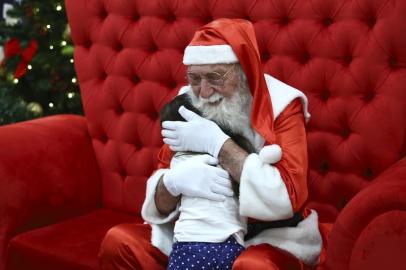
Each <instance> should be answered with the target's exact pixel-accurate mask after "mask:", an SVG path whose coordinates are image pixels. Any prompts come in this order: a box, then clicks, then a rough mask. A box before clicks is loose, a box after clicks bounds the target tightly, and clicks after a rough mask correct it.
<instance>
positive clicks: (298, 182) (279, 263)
mask: <svg viewBox="0 0 406 270" xmlns="http://www.w3.org/2000/svg"><path fill="white" fill-rule="evenodd" d="M219 59H220V61H219ZM235 62H239V63H240V64H241V66H242V68H243V70H244V72H245V74H246V76H247V81H248V84H249V87H250V90H251V93H252V96H253V105H252V111H251V124H252V126H253V128H254V129H255V131H256V133H257V140H256V144H257V146H260V149H261V150H260V151H259V153H253V154H250V155H248V157H247V158H246V160H245V162H244V165H243V169H242V173H241V178H240V195H239V196H240V197H239V201H240V210H239V211H240V214H241V215H242V216H245V217H248V218H249V219H251V220H260V221H266V222H274V221H278V220H284V219H287V218H290V217H292V216H293V214H294V213H298V212H300V211H303V216H304V219H303V221H301V222H300V223H299V224H298V225H297V226H295V227H283V228H272V229H266V230H264V231H262V232H261V233H259V234H258V235H256V236H255V237H253V238H252V239H250V240H249V241H247V242H246V246H247V247H248V248H247V250H246V251H244V252H243V253H242V254H241V255H240V256H239V257H238V258H237V260H236V262H235V263H234V266H233V269H254V268H256V269H283V267H284V266H285V267H289V269H305V268H307V267H308V266H314V265H316V264H317V263H318V262H319V260H320V253H321V250H322V243H323V241H322V237H321V234H320V232H319V226H318V218H317V213H316V212H315V211H313V210H309V209H304V204H305V202H306V200H307V196H308V189H307V170H308V159H307V141H306V131H305V123H306V122H307V121H308V119H309V117H310V115H309V113H308V110H307V107H308V103H307V99H306V97H305V95H304V94H303V93H302V92H300V91H299V90H297V89H295V88H293V87H291V86H289V85H287V84H285V83H283V82H281V81H279V80H277V79H275V78H273V77H272V76H270V75H267V74H265V75H264V74H263V72H262V67H261V62H260V58H259V52H258V48H257V44H256V39H255V34H254V31H253V28H252V25H251V24H250V23H249V22H248V21H245V20H231V19H219V20H216V21H213V22H211V23H209V24H208V25H206V26H204V27H202V28H201V29H200V30H199V31H198V32H196V34H195V36H194V38H193V40H192V42H191V43H190V45H189V46H188V47H187V48H186V50H185V57H184V63H185V64H186V65H190V64H195V65H196V64H218V63H235ZM187 90H189V89H188V87H185V88H182V89H181V92H184V91H187ZM274 145H277V146H279V147H274ZM271 146H272V147H271ZM275 149H276V152H275ZM278 149H279V152H278ZM280 150H281V152H280ZM172 155H173V153H172V152H171V151H170V150H169V148H168V147H167V146H164V147H163V148H162V149H161V152H160V154H159V159H160V166H159V169H158V170H157V171H155V173H154V174H153V175H152V176H151V177H150V179H149V180H148V183H147V192H146V199H145V202H144V205H143V208H142V216H143V218H144V220H145V221H146V222H147V223H148V224H150V225H151V227H152V233H150V231H149V230H150V229H149V227H148V225H133V227H136V230H138V231H143V232H144V233H145V234H144V235H143V237H140V234H139V233H137V234H136V235H134V234H135V233H134V232H129V231H128V229H129V227H128V226H129V225H128V226H127V228H125V227H122V228H116V229H115V230H113V232H110V233H109V235H108V237H106V239H105V240H104V244H103V245H102V250H101V253H104V258H103V256H102V258H101V266H102V268H103V269H140V268H142V269H162V268H161V267H165V263H166V261H165V255H168V254H169V253H170V250H171V247H172V243H173V221H174V220H175V219H176V217H177V215H178V208H177V209H175V210H174V211H173V212H172V213H171V214H169V215H168V216H162V215H161V214H160V213H159V211H158V209H157V208H156V205H155V201H154V196H155V190H156V187H157V184H158V181H159V179H160V177H161V176H162V175H163V174H164V173H165V172H166V171H167V170H168V169H167V168H168V167H169V163H170V159H171V158H172ZM278 155H279V158H280V160H278V159H279V158H278ZM275 157H276V160H275ZM267 161H269V162H267ZM275 161H277V162H276V163H274V162H275ZM273 163H274V164H273ZM132 229H134V228H132ZM120 234H121V235H125V236H126V237H125V238H126V244H125V245H124V247H125V248H123V245H122V243H121V242H120V240H119V238H117V235H120ZM134 237H135V239H134ZM149 237H151V238H150V241H151V243H152V246H154V247H156V248H157V249H153V248H152V247H151V245H150V244H149V239H148V238H149ZM122 238H123V237H122ZM112 239H113V240H112ZM112 246H114V247H112ZM117 248H121V249H122V251H121V253H122V254H124V253H125V254H127V255H124V256H123V255H121V257H120V256H119V257H117V256H116V253H117V252H116V253H114V249H117ZM113 253H114V254H113ZM109 256H111V257H113V256H114V260H116V261H120V263H117V264H116V265H115V266H114V267H113V266H112V265H113V264H114V263H112V260H110V261H109V260H108V259H107V258H108V257H109ZM135 261H136V265H138V266H139V268H137V267H135V268H120V267H119V265H126V267H129V266H130V265H134V264H133V263H134V262H135ZM103 265H105V266H106V267H103ZM108 265H111V266H112V267H111V268H109V266H108ZM278 267H280V268H278Z"/></svg>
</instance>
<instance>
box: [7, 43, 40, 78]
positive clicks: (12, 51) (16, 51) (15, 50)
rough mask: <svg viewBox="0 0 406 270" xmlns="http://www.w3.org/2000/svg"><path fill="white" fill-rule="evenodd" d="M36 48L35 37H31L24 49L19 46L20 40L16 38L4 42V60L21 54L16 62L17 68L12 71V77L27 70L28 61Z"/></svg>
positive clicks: (18, 76) (17, 76)
mask: <svg viewBox="0 0 406 270" xmlns="http://www.w3.org/2000/svg"><path fill="white" fill-rule="evenodd" d="M37 50H38V43H37V41H36V40H35V39H32V40H31V41H30V43H29V44H28V46H27V48H24V49H23V48H21V42H20V41H19V40H18V39H16V38H12V39H9V40H8V41H7V42H6V43H5V44H4V61H6V59H7V58H10V57H13V56H17V55H20V56H21V61H20V62H19V63H18V65H17V69H16V71H15V73H14V78H20V77H21V76H23V75H24V74H25V73H26V72H27V66H28V63H29V62H30V61H31V59H32V58H33V57H34V55H35V53H36V52H37Z"/></svg>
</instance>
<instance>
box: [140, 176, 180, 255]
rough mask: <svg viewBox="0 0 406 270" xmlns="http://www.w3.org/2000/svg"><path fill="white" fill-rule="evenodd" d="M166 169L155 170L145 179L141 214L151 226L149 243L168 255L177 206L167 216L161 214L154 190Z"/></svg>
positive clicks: (177, 210) (177, 212) (171, 242)
mask: <svg viewBox="0 0 406 270" xmlns="http://www.w3.org/2000/svg"><path fill="white" fill-rule="evenodd" d="M166 171H168V169H160V170H157V171H156V172H155V173H154V174H153V175H152V176H151V177H150V178H149V179H148V181H147V190H146V195H145V201H144V204H143V205H142V210H141V216H142V218H143V219H144V220H145V222H146V223H148V224H150V225H151V227H152V233H151V244H152V245H153V246H154V247H156V248H158V249H159V250H161V252H162V253H164V254H165V255H167V256H169V253H170V252H171V250H172V244H173V229H174V225H175V224H174V221H175V220H176V218H177V216H178V214H179V205H178V207H177V208H176V209H175V210H174V211H173V212H172V213H170V214H169V215H168V216H164V215H161V214H160V213H159V211H158V209H157V207H156V205H155V199H154V197H155V190H156V187H157V185H158V182H159V179H160V178H161V176H162V175H163V174H164V173H165V172H166Z"/></svg>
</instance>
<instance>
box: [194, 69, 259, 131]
mask: <svg viewBox="0 0 406 270" xmlns="http://www.w3.org/2000/svg"><path fill="white" fill-rule="evenodd" d="M230 68H231V70H230ZM217 71H218V73H219V74H220V75H221V74H226V73H227V72H228V75H227V74H226V75H227V77H225V78H224V82H223V83H222V82H219V81H213V77H209V79H208V80H206V79H205V76H210V75H206V74H209V73H210V72H217ZM188 72H193V74H195V73H196V74H199V76H202V75H203V76H202V78H200V85H197V84H195V85H193V84H191V86H192V90H193V91H192V92H188V94H189V96H190V97H191V101H192V104H193V105H194V106H195V107H196V108H197V109H198V110H200V111H201V112H202V114H203V116H204V117H205V118H207V119H210V120H213V121H216V122H217V123H218V124H220V125H221V126H222V127H226V128H229V129H230V130H232V131H234V132H236V133H239V134H244V133H245V132H247V131H249V130H251V124H250V117H249V115H250V111H251V107H252V96H251V93H250V91H249V87H248V84H247V81H246V78H245V76H244V75H243V72H242V69H241V67H239V66H236V65H205V66H189V68H188ZM198 72H199V73H198ZM192 79H196V78H192ZM210 79H211V81H212V84H214V85H209V81H210ZM197 81H198V79H197V80H196V81H195V83H196V82H197ZM213 82H214V83H213Z"/></svg>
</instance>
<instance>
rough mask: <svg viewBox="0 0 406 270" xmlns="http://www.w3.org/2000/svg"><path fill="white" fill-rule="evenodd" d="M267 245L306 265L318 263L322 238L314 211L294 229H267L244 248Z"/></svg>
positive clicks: (249, 241)
mask: <svg viewBox="0 0 406 270" xmlns="http://www.w3.org/2000/svg"><path fill="white" fill-rule="evenodd" d="M261 243H268V244H270V245H272V246H274V247H278V248H280V249H283V250H285V251H287V252H289V253H291V254H292V255H294V256H295V257H296V258H298V259H300V260H301V261H303V262H304V263H305V264H307V265H315V264H317V263H318V260H319V256H320V252H321V248H322V244H323V241H322V238H321V235H320V231H319V225H318V216H317V213H316V211H313V210H311V214H310V215H309V216H308V217H306V218H305V219H304V220H303V221H301V222H300V223H299V224H298V225H297V226H296V227H284V228H275V229H268V230H265V231H263V232H261V233H260V234H258V235H257V236H255V237H254V238H252V239H250V240H248V241H247V242H246V246H251V245H258V244H261Z"/></svg>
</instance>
